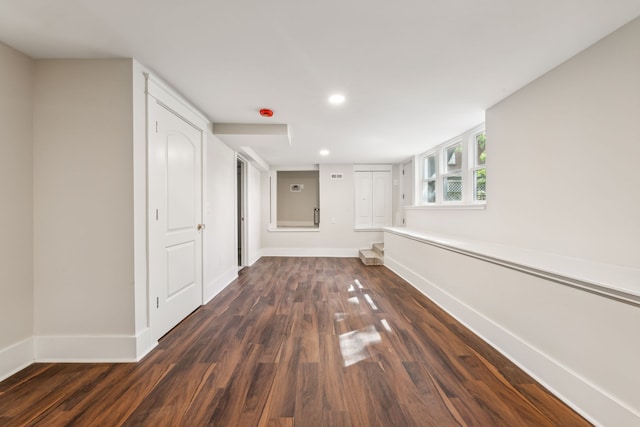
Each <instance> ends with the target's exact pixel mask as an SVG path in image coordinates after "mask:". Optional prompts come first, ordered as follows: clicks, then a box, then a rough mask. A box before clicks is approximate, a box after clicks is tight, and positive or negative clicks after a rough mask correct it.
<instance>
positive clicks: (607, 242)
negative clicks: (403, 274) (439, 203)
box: [407, 19, 640, 267]
mask: <svg viewBox="0 0 640 427" xmlns="http://www.w3.org/2000/svg"><path fill="white" fill-rule="evenodd" d="M638 39H640V20H638V19H636V20H635V21H633V22H632V23H630V24H628V25H627V26H625V27H623V28H622V29H621V30H619V31H618V32H616V33H614V34H613V35H611V36H610V37H608V38H606V39H604V40H602V41H601V42H599V43H598V44H596V45H594V46H593V47H591V48H589V49H588V50H586V51H585V52H583V53H581V54H580V55H578V56H576V57H574V58H573V59H571V60H569V61H567V62H566V63H564V64H562V65H561V66H559V67H557V68H556V69H554V70H553V71H551V72H550V73H548V74H546V75H544V76H542V77H541V78H539V79H538V80H536V81H534V82H532V83H531V84H529V85H528V86H526V87H525V88H523V89H521V90H520V91H518V92H516V93H515V94H513V95H512V96H510V97H508V98H507V99H505V100H503V101H502V102H500V103H498V104H497V105H495V106H494V107H492V108H490V109H489V110H488V111H487V113H486V129H487V144H488V145H487V208H486V211H442V210H431V211H409V212H408V215H407V219H408V223H409V225H410V227H412V228H416V229H420V230H425V231H433V232H442V233H446V234H452V235H460V236H465V237H469V238H473V239H477V240H484V241H493V242H498V243H505V244H509V245H514V246H519V247H524V248H530V249H537V250H541V251H546V252H551V253H557V254H562V255H567V256H573V257H578V258H585V259H590V260H593V261H599V262H604V263H612V264H618V265H626V266H631V267H640V257H639V256H638V253H639V250H640V243H639V242H640V221H638V218H640V198H639V197H638V196H637V194H638V188H637V183H638V174H637V164H638V159H639V158H640V136H639V135H640V133H639V132H638V129H637V128H638V126H637V123H638V119H639V118H640V95H639V91H640V46H639V44H638Z"/></svg>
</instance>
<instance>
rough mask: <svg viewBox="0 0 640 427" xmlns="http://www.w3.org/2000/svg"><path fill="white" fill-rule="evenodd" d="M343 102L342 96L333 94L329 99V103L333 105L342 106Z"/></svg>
mask: <svg viewBox="0 0 640 427" xmlns="http://www.w3.org/2000/svg"><path fill="white" fill-rule="evenodd" d="M344 100H345V97H344V95H342V94H339V93H335V94H333V95H331V96H330V97H329V102H330V103H332V104H335V105H337V104H342V103H343V102H344Z"/></svg>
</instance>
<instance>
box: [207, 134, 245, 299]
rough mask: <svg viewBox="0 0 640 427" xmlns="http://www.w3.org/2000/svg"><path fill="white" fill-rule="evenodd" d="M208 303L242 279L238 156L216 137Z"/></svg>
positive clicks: (210, 163)
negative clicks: (239, 256) (238, 276)
mask: <svg viewBox="0 0 640 427" xmlns="http://www.w3.org/2000/svg"><path fill="white" fill-rule="evenodd" d="M207 144H208V147H207V159H206V161H207V178H206V179H207V181H206V206H205V224H206V226H207V228H206V229H205V233H204V236H205V242H204V248H205V253H204V262H203V266H204V278H205V280H204V286H205V290H204V301H205V302H207V301H209V300H210V299H211V298H213V297H214V296H215V295H216V294H217V293H218V292H220V291H221V290H222V289H223V288H224V287H225V286H227V285H228V284H229V283H230V282H231V281H232V280H233V279H234V278H235V277H237V275H238V260H237V259H238V258H237V252H236V244H237V242H236V241H237V234H236V229H235V227H234V226H233V225H234V224H235V223H236V208H235V206H236V202H235V200H236V199H235V197H236V184H235V182H236V154H235V152H234V151H233V150H231V149H230V148H229V147H227V146H226V145H224V144H223V143H222V142H221V141H220V140H219V139H218V138H217V137H216V136H214V135H213V134H209V135H208V137H207Z"/></svg>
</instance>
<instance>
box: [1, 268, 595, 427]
mask: <svg viewBox="0 0 640 427" xmlns="http://www.w3.org/2000/svg"><path fill="white" fill-rule="evenodd" d="M0 425H1V426H22V425H37V426H58V425H72V426H120V425H125V426H139V425H142V426H205V425H215V426H236V425H237V426H294V425H295V426H304V427H312V426H403V427H404V426H492V427H493V426H509V427H514V426H563V427H565V426H586V425H590V424H589V423H587V422H586V421H585V420H584V419H582V418H581V417H580V416H579V415H577V414H576V413H575V412H573V411H572V410H571V409H569V408H568V407H567V406H566V405H564V404H563V403H562V402H560V401H559V400H557V399H556V398H555V397H554V396H552V395H551V394H550V393H548V392H547V391H546V390H545V389H544V388H542V387H541V386H540V385H538V384H537V383H536V382H534V381H533V380H532V379H531V378H530V377H529V376H528V375H526V374H525V373H524V372H523V371H522V370H520V369H519V368H517V367H516V366H514V365H513V364H512V363H511V362H509V361H508V360H507V359H506V358H505V357H503V356H501V355H500V354H499V353H498V352H496V351H495V350H493V349H492V348H491V347H490V346H488V345H487V344H486V343H484V342H483V341H482V340H480V339H479V338H478V337H476V336H475V335H474V334H473V333H471V332H470V331H468V330H467V329H465V328H464V327H463V326H462V325H460V324H459V323H458V322H457V321H455V320H454V319H453V318H451V317H450V316H449V315H447V314H446V313H444V312H443V311H442V310H441V309H439V308H438V307H437V306H435V305H434V304H433V303H432V302H431V301H429V300H428V299H427V298H425V297H424V296H423V295H422V294H420V293H419V292H417V291H416V290H415V289H413V288H412V287H411V286H410V285H408V284H407V283H406V282H404V281H403V280H402V279H400V278H399V277H397V276H396V275H395V274H393V273H392V272H391V271H389V270H388V269H386V268H385V267H365V266H363V265H362V264H361V263H360V261H359V260H358V259H356V258H262V259H261V260H260V261H259V262H257V263H256V264H255V265H254V266H252V267H251V268H245V269H243V270H242V271H241V272H240V277H239V279H238V280H236V281H235V282H234V283H232V284H231V285H230V286H228V287H227V288H226V289H225V290H224V291H223V292H222V293H221V294H220V295H218V296H217V297H216V298H215V299H214V300H213V301H211V302H210V303H209V304H207V305H206V306H204V307H201V308H200V309H199V310H197V311H195V312H194V313H193V314H192V315H191V316H189V317H188V318H187V319H185V320H184V321H183V322H182V323H180V324H179V325H178V326H177V327H176V328H174V329H173V330H172V331H171V332H169V334H167V335H166V336H165V337H164V338H163V339H162V340H161V341H160V344H159V345H158V347H157V348H156V349H155V350H154V351H153V352H151V353H150V354H149V355H148V356H147V357H146V358H145V359H144V360H142V361H141V362H140V363H135V364H133V363H130V364H34V365H32V366H30V367H28V368H27V369H24V370H23V371H21V372H19V373H18V374H16V375H14V376H12V377H10V378H8V379H7V380H5V381H3V382H2V383H0Z"/></svg>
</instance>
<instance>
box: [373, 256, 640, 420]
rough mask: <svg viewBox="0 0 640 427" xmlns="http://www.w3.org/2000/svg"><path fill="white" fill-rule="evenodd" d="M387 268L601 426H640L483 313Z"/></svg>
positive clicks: (409, 273)
mask: <svg viewBox="0 0 640 427" xmlns="http://www.w3.org/2000/svg"><path fill="white" fill-rule="evenodd" d="M384 265H385V266H386V267H387V268H389V269H390V270H391V271H393V272H394V273H396V274H397V275H398V276H400V277H402V278H403V279H404V280H406V281H407V282H409V284H411V285H412V286H413V287H415V288H416V289H418V290H419V291H420V292H422V293H423V294H424V295H425V296H427V297H428V298H429V299H431V300H432V301H433V302H435V303H436V304H437V305H439V306H440V307H441V308H443V309H444V310H445V311H446V312H447V313H449V314H451V315H452V316H453V317H455V318H456V319H457V320H458V321H460V322H461V323H462V324H464V325H465V326H466V327H467V328H469V329H470V330H472V331H473V332H474V333H475V334H476V335H478V336H479V337H481V338H482V339H483V340H484V341H486V342H487V343H489V344H490V345H491V346H492V347H494V348H495V349H496V350H498V351H499V352H500V353H502V354H503V355H504V356H506V357H507V358H508V359H509V360H511V361H512V362H513V363H515V364H516V365H518V366H519V367H520V368H521V369H523V370H524V371H525V372H527V373H528V374H529V375H530V376H531V377H533V378H534V379H535V380H536V381H538V382H539V383H540V384H542V385H543V386H544V387H545V388H547V389H548V390H549V391H551V392H552V393H553V394H554V395H556V396H557V397H558V398H559V399H561V400H562V401H564V402H565V403H566V404H567V405H569V406H570V407H571V408H573V409H574V410H575V411H577V412H578V413H580V414H581V415H582V416H583V417H585V418H586V419H587V420H589V421H590V422H591V423H593V424H594V425H597V426H631V425H640V414H638V413H636V412H635V411H634V410H633V409H631V408H628V407H627V406H626V405H625V404H624V403H622V402H620V401H618V400H616V399H615V398H614V397H612V396H610V395H609V394H607V393H606V392H605V391H603V390H601V389H599V388H598V387H597V386H595V385H593V384H591V383H589V382H588V381H587V380H585V379H584V378H581V377H580V376H579V375H577V374H576V373H575V372H573V371H572V370H571V369H569V368H567V367H566V366H563V365H561V364H560V363H558V362H556V361H555V360H553V359H552V358H550V357H548V356H547V355H545V354H544V353H542V352H540V351H538V350H537V349H536V348H534V347H532V346H530V345H529V344H528V343H527V342H525V341H522V340H521V339H520V338H519V337H517V336H516V335H513V334H512V333H510V332H509V331H508V330H506V329H505V328H503V327H502V326H500V325H499V324H497V323H495V322H493V321H491V320H490V319H488V318H487V317H485V316H483V315H482V313H479V312H478V311H476V310H474V309H472V308H471V307H469V306H468V305H466V304H464V303H463V302H462V301H460V300H458V299H456V298H455V297H453V296H452V295H450V294H448V293H447V292H445V291H444V290H443V289H442V288H440V287H438V286H437V285H436V284H434V283H432V282H430V281H429V280H427V279H426V278H424V277H423V276H421V275H420V274H418V273H416V272H415V271H413V270H411V269H410V268H408V267H406V266H404V265H403V264H402V263H401V262H400V261H398V260H396V259H393V258H390V257H389V256H388V255H387V256H385V262H384Z"/></svg>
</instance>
